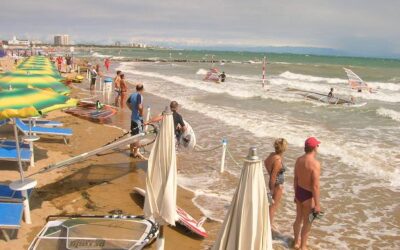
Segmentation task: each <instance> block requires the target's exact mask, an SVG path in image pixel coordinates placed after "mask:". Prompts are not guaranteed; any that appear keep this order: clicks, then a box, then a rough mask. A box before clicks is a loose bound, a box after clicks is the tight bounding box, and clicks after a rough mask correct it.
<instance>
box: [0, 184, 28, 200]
mask: <svg viewBox="0 0 400 250" xmlns="http://www.w3.org/2000/svg"><path fill="white" fill-rule="evenodd" d="M32 191H33V189H28V190H27V192H28V197H29V196H30V195H31V193H32ZM22 199H23V198H22V194H21V191H15V190H12V189H11V188H10V186H9V185H8V184H4V183H0V202H10V201H12V202H18V201H21V200H22Z"/></svg>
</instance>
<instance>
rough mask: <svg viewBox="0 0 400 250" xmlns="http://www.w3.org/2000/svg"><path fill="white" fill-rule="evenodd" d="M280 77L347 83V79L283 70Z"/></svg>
mask: <svg viewBox="0 0 400 250" xmlns="http://www.w3.org/2000/svg"><path fill="white" fill-rule="evenodd" d="M279 76H280V77H282V78H286V79H291V80H300V81H307V82H318V83H321V82H326V83H331V84H332V83H347V79H341V78H327V77H318V76H311V75H303V74H296V73H292V72H290V71H285V72H283V73H282V74H280V75H279Z"/></svg>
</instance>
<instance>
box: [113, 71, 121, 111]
mask: <svg viewBox="0 0 400 250" xmlns="http://www.w3.org/2000/svg"><path fill="white" fill-rule="evenodd" d="M120 75H121V70H117V75H116V76H115V78H114V91H115V100H114V105H115V106H116V107H119V99H120V97H121V86H120V84H119V83H120V81H121V77H120ZM121 104H122V103H121Z"/></svg>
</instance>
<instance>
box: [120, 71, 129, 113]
mask: <svg viewBox="0 0 400 250" xmlns="http://www.w3.org/2000/svg"><path fill="white" fill-rule="evenodd" d="M119 87H120V90H121V92H120V93H121V108H124V103H125V97H126V92H127V91H128V86H126V82H125V75H124V74H121V75H120V82H119Z"/></svg>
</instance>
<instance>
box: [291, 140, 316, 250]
mask: <svg viewBox="0 0 400 250" xmlns="http://www.w3.org/2000/svg"><path fill="white" fill-rule="evenodd" d="M320 143H321V142H319V141H318V140H317V139H316V138H315V137H310V138H308V139H307V140H306V141H305V145H304V151H305V154H304V155H302V156H300V157H299V158H297V161H296V164H295V168H294V191H295V202H296V221H295V222H294V224H293V230H294V244H295V245H294V248H295V249H301V250H305V249H307V239H308V236H309V234H310V230H311V222H310V221H309V215H310V213H311V212H312V211H313V210H314V212H316V213H319V212H321V207H320V192H319V176H320V173H321V166H320V163H319V162H318V161H317V160H316V159H315V158H316V156H317V151H318V146H319V144H320Z"/></svg>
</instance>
